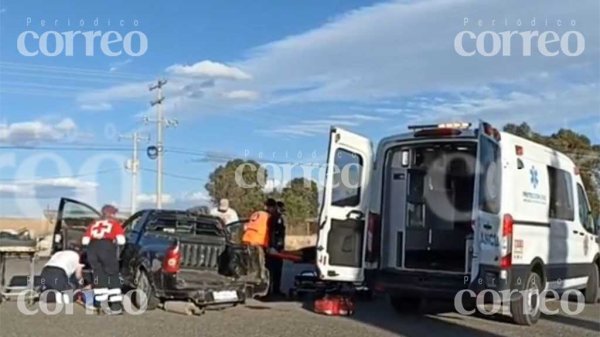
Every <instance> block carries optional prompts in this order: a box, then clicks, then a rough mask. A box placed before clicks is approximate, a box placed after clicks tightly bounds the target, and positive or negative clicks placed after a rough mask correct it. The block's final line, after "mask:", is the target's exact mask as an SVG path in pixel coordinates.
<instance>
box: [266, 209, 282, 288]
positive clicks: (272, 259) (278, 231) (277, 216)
mask: <svg viewBox="0 0 600 337" xmlns="http://www.w3.org/2000/svg"><path fill="white" fill-rule="evenodd" d="M267 202H268V203H269V202H270V203H271V204H272V205H274V207H272V211H271V212H270V213H271V216H270V217H269V226H268V228H269V251H270V252H280V251H282V250H283V249H284V247H285V223H284V217H283V212H284V204H283V202H281V201H280V202H275V200H273V199H270V200H268V201H267ZM266 265H267V269H268V270H269V274H270V276H271V282H270V284H271V287H270V288H271V290H270V291H269V295H271V296H281V295H282V294H283V293H282V292H281V274H282V269H283V260H282V259H281V258H279V257H276V256H273V255H272V254H267V257H266Z"/></svg>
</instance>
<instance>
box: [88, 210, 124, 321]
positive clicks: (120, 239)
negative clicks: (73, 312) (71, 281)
mask: <svg viewBox="0 0 600 337" xmlns="http://www.w3.org/2000/svg"><path fill="white" fill-rule="evenodd" d="M116 213H117V209H116V208H115V207H113V206H111V205H106V206H104V207H102V218H101V219H100V220H98V221H95V222H93V223H92V224H91V225H89V226H88V228H87V230H86V232H85V234H84V235H83V238H82V240H81V241H82V244H83V245H84V246H87V260H88V262H89V263H90V265H91V267H92V271H93V274H94V299H95V301H96V302H99V303H105V302H108V308H109V309H110V313H114V314H118V313H121V311H122V306H121V301H122V300H123V296H122V294H121V280H120V278H119V257H118V247H119V246H123V245H124V244H125V232H124V231H123V227H122V226H121V223H120V222H119V221H118V220H117V219H116V218H115V215H116Z"/></svg>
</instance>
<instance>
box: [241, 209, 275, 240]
mask: <svg viewBox="0 0 600 337" xmlns="http://www.w3.org/2000/svg"><path fill="white" fill-rule="evenodd" d="M276 211H277V202H276V201H275V200H274V199H271V198H269V199H267V201H266V202H265V210H262V211H256V212H254V213H252V215H251V216H250V219H249V221H248V223H247V224H246V226H245V230H244V235H243V236H242V242H244V243H245V244H248V245H251V246H260V247H263V248H264V249H268V248H269V237H270V228H269V225H270V218H271V216H272V215H273V214H274V213H275V212H276Z"/></svg>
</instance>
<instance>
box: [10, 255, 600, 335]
mask: <svg viewBox="0 0 600 337" xmlns="http://www.w3.org/2000/svg"><path fill="white" fill-rule="evenodd" d="M25 267H26V265H25V263H24V261H22V260H19V261H9V264H8V268H9V273H10V274H12V275H15V274H23V273H24V271H25V270H26V269H25ZM287 269H288V271H290V272H288V273H287V274H288V276H287V277H285V278H284V282H283V283H284V287H285V286H286V285H288V284H289V282H290V280H291V276H292V275H293V271H292V268H287ZM295 269H296V270H295V271H297V270H301V269H304V268H303V267H300V266H296V268H295ZM34 308H35V307H34ZM0 335H1V336H3V337H12V336H15V337H17V336H35V337H39V336H57V337H58V336H61V337H62V336H69V337H76V336H90V335H94V336H99V337H102V336H119V337H122V336H144V337H152V336H167V335H177V336H223V337H225V336H245V337H269V336H294V337H297V336H319V337H326V336H344V337H352V336H356V337H359V336H361V337H362V336H407V337H421V336H433V335H436V336H460V337H468V336H484V337H496V336H528V337H535V336H573V337H575V336H577V337H579V336H595V337H597V336H599V335H600V305H598V304H596V305H588V306H586V308H585V310H584V312H583V313H581V314H580V315H578V316H575V317H570V316H564V315H557V316H546V317H543V318H542V319H541V320H540V322H538V324H537V325H535V326H533V327H521V326H516V325H514V324H512V323H508V322H506V319H504V318H502V317H496V318H493V319H490V318H479V317H472V316H461V315H459V314H456V313H452V312H450V311H446V312H443V311H441V312H440V313H437V314H430V315H418V314H412V315H407V314H404V315H401V314H397V313H396V312H394V311H393V310H392V309H391V308H390V306H389V305H388V304H387V303H386V300H385V299H383V298H382V299H376V300H374V301H371V302H358V303H357V312H356V313H355V315H354V316H351V317H327V316H321V315H318V314H315V313H313V312H311V311H310V308H309V305H308V304H303V303H298V302H275V303H271V302H269V303H263V302H258V301H249V302H248V303H247V305H245V306H238V307H234V308H227V309H224V310H220V311H207V312H206V313H205V314H204V315H202V316H183V315H179V314H174V313H169V312H164V311H161V310H155V311H151V312H146V313H144V314H143V315H141V316H130V315H123V316H111V317H109V316H95V315H86V314H85V311H84V309H83V308H82V307H79V306H76V308H75V312H74V315H66V314H59V315H55V316H48V315H44V314H42V313H38V314H36V315H32V316H27V315H24V314H22V313H20V312H19V310H18V307H17V305H16V303H15V302H13V301H11V302H4V303H3V304H1V305H0Z"/></svg>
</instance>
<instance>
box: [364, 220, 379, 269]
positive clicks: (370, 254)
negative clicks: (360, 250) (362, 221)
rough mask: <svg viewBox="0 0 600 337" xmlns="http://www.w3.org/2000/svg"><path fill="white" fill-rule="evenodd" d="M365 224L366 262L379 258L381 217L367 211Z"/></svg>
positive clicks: (375, 260)
mask: <svg viewBox="0 0 600 337" xmlns="http://www.w3.org/2000/svg"><path fill="white" fill-rule="evenodd" d="M368 221H369V222H368V224H367V253H366V257H365V259H366V260H367V262H377V261H378V260H379V242H380V240H381V217H380V216H379V214H377V213H369V219H368Z"/></svg>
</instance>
